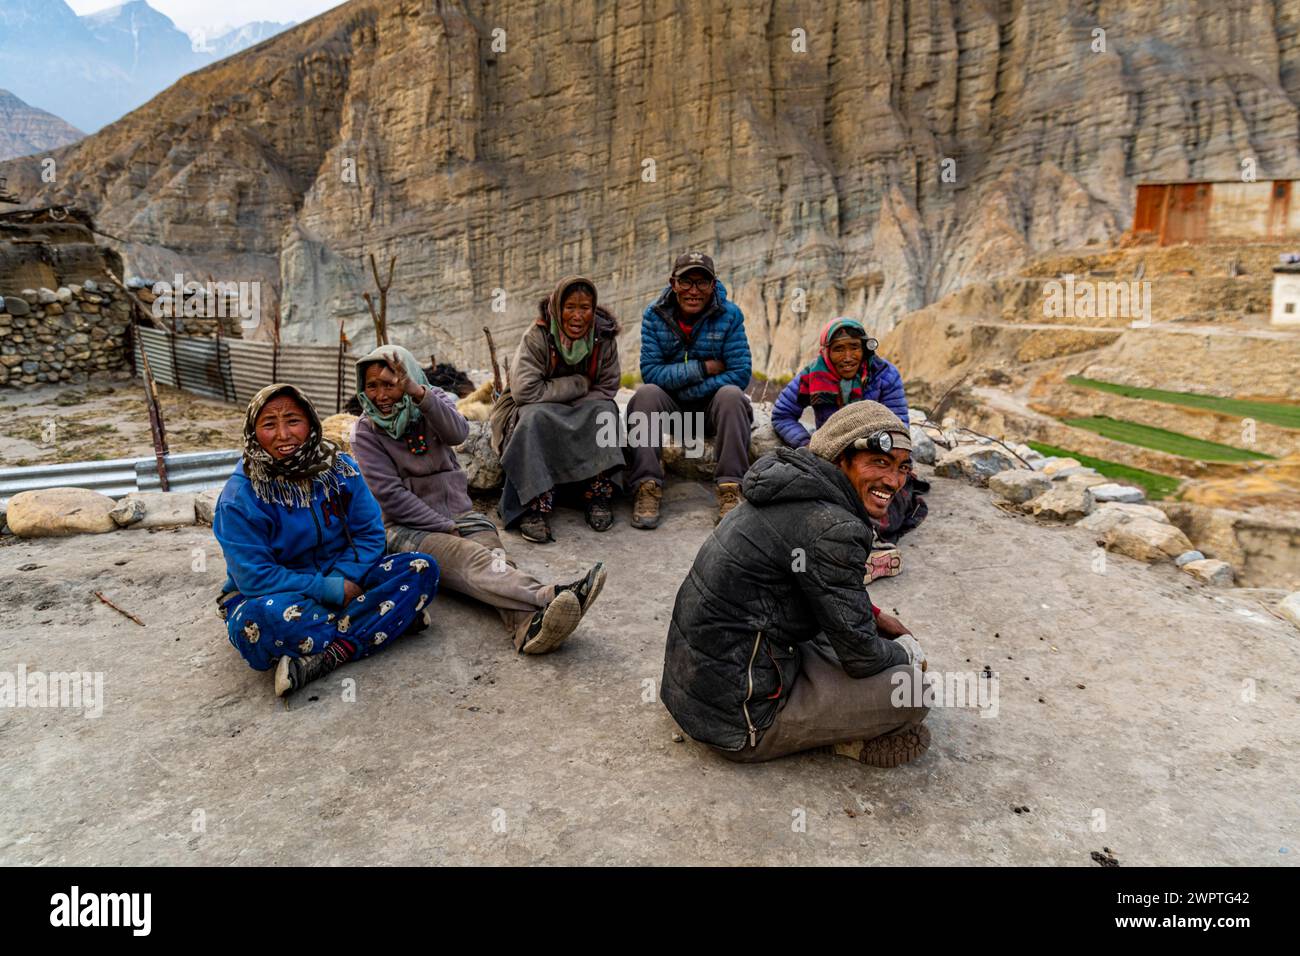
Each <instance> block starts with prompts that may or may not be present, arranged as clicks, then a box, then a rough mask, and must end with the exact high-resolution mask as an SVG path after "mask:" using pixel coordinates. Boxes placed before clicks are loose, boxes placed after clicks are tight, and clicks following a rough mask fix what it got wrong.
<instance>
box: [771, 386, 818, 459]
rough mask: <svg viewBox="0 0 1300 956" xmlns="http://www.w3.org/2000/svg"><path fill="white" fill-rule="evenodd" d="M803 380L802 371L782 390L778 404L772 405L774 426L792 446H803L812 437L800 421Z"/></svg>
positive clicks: (778, 397)
mask: <svg viewBox="0 0 1300 956" xmlns="http://www.w3.org/2000/svg"><path fill="white" fill-rule="evenodd" d="M801 381H803V373H802V372H801V373H800V374H798V375H796V376H795V377H794V378H793V379H791V380H790V383H789V384H788V385H786V387H785V388H783V389H782V390H781V394H780V395H779V396H777V399H776V404H775V405H773V406H772V427H773V428H775V429H776V433H777V434H778V435H780V436H781V440H782V441H783V442H785V443H786V444H787V445H789V446H790V447H791V448H802V447H803V446H804V445H806V444H808V441H809V439H810V438H811V436H810V435H809V434H808V429H806V428H804V427H803V425H802V424H800V422H799V418H800V417H801V416H802V415H803V406H802V405H800V404H799V383H800V382H801Z"/></svg>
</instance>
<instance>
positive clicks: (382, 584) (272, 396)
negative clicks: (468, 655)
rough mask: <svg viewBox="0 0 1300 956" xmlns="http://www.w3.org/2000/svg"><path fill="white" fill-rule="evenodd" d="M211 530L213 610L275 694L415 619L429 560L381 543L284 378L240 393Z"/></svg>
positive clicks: (432, 577)
mask: <svg viewBox="0 0 1300 956" xmlns="http://www.w3.org/2000/svg"><path fill="white" fill-rule="evenodd" d="M212 530H213V532H214V533H215V535H216V538H217V541H218V542H219V543H220V545H221V550H222V552H223V553H224V555H225V558H226V569H227V572H228V575H227V577H226V583H225V586H224V587H223V588H222V593H221V597H220V598H218V600H217V604H218V613H219V614H220V615H221V617H222V619H223V620H224V621H225V622H226V630H227V632H228V635H229V638H230V643H231V644H233V645H234V646H235V649H236V650H238V651H239V653H240V654H242V655H243V657H244V660H246V661H247V662H248V664H249V666H250V667H252V668H254V669H255V670H268V669H270V668H271V666H272V665H276V664H277V661H278V666H277V667H276V675H275V692H276V695H277V696H283V695H284V694H287V693H288V692H289V691H291V690H298V689H299V688H301V687H302V686H303V685H304V684H306V683H308V682H309V681H313V680H315V679H317V678H318V677H321V676H323V675H325V674H327V673H329V672H330V671H332V670H333V669H334V668H336V667H337V666H338V665H339V664H342V663H344V662H346V661H353V660H359V659H360V658H362V657H366V656H368V655H369V654H371V653H372V652H374V651H375V650H376V649H378V648H379V647H380V646H382V645H384V644H386V643H388V642H389V641H391V640H393V639H394V638H397V637H400V636H401V635H402V634H404V633H407V632H408V631H410V630H419V629H420V628H421V627H422V626H423V625H424V619H423V616H422V615H421V611H422V609H423V608H424V606H425V605H426V604H427V603H428V602H429V600H430V599H431V598H432V597H433V596H434V593H435V592H436V591H437V588H438V566H437V564H436V563H435V562H434V560H433V558H431V557H429V556H428V555H427V554H422V553H420V552H417V551H411V552H405V553H402V554H385V553H384V524H383V520H382V518H381V517H380V510H379V505H378V504H377V503H376V502H375V499H374V496H373V495H371V493H370V489H369V488H367V487H366V483H365V481H364V479H363V478H362V477H361V472H360V470H359V469H358V468H357V464H356V462H355V461H353V460H352V459H351V458H350V457H349V456H348V455H345V454H343V453H342V452H340V451H339V449H338V448H337V446H335V445H334V444H333V443H332V442H330V441H327V440H325V439H324V438H323V437H322V436H321V421H320V417H319V416H318V415H317V414H316V410H315V408H313V407H312V404H311V402H310V401H309V400H308V399H307V397H306V396H305V395H303V394H302V392H300V391H299V390H298V389H297V388H295V387H294V386H292V385H268V386H267V387H266V388H264V389H262V390H261V391H260V392H258V393H257V394H256V395H255V396H253V400H252V401H251V402H250V403H249V406H248V413H247V415H246V417H245V419H244V458H243V461H241V462H240V463H239V465H238V466H237V467H236V468H235V473H234V474H233V475H231V476H230V480H229V481H227V482H226V486H225V488H224V489H222V492H221V497H220V498H219V499H218V500H217V507H216V511H215V513H214V516H213V522H212Z"/></svg>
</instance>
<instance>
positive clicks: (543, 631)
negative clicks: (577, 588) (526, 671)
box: [519, 591, 582, 654]
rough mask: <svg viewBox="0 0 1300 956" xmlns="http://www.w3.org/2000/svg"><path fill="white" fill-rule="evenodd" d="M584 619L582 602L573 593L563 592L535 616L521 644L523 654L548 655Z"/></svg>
mask: <svg viewBox="0 0 1300 956" xmlns="http://www.w3.org/2000/svg"><path fill="white" fill-rule="evenodd" d="M581 618H582V602H581V601H579V600H578V596H577V595H576V594H574V593H573V592H572V591H561V592H560V593H559V594H557V595H555V600H553V601H551V603H550V604H548V605H546V607H544V608H542V609H541V610H540V611H538V612H537V613H536V614H534V615H533V619H532V620H531V621H529V622H528V629H527V630H526V631H524V635H523V638H522V640H520V642H519V652H520V653H521V654H547V653H550V652H551V651H553V650H555V649H556V648H557V647H559V646H560V645H561V644H563V643H564V639H565V638H566V637H568V636H569V635H570V634H572V633H573V629H574V628H575V627H577V626H578V621H579V620H580V619H581Z"/></svg>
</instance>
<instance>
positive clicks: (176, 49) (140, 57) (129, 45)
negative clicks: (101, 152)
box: [0, 0, 292, 136]
mask: <svg viewBox="0 0 1300 956" xmlns="http://www.w3.org/2000/svg"><path fill="white" fill-rule="evenodd" d="M289 26H292V24H291V23H271V22H269V21H264V20H261V21H257V22H255V23H249V24H245V25H244V26H241V27H237V28H236V29H234V30H231V31H229V32H228V33H225V34H223V35H222V36H219V37H214V38H212V39H211V40H208V39H206V38H203V37H201V36H195V37H193V38H191V37H190V36H187V35H186V34H185V33H184V32H183V31H181V30H180V29H179V28H177V26H176V24H174V23H173V22H172V21H171V19H170V18H169V17H167V16H166V15H165V14H162V13H160V12H158V11H157V10H155V9H154V8H153V7H151V6H149V4H148V3H147V2H146V0H130V2H128V3H123V4H120V5H118V6H115V7H110V8H109V9H107V10H101V11H99V12H97V13H91V14H87V15H86V16H84V17H78V16H77V15H76V13H74V12H73V10H72V8H71V7H69V6H68V5H67V3H65V2H64V0H0V83H3V84H4V85H5V86H6V87H7V88H8V89H10V90H12V91H13V93H14V94H15V95H16V96H17V97H18V98H20V99H21V100H24V101H26V103H28V104H31V105H32V106H35V107H37V108H39V109H42V110H47V111H49V112H51V113H53V114H55V115H56V116H59V117H63V118H64V119H65V120H67V121H68V122H69V123H71V124H72V125H73V126H76V127H80V128H81V129H84V130H88V131H90V132H94V131H95V130H97V129H99V128H100V127H102V126H104V125H106V124H108V123H111V122H113V121H114V120H116V119H118V118H119V117H121V116H123V115H125V114H126V113H128V112H130V111H131V110H133V109H135V108H136V107H137V106H140V105H141V104H143V103H145V102H147V101H148V100H149V99H151V98H152V97H153V96H155V95H156V94H158V93H159V92H161V91H162V90H164V89H166V88H167V87H168V86H170V85H171V84H172V83H174V82H176V80H177V79H179V78H180V77H181V76H183V75H184V74H186V73H190V72H192V71H194V70H197V69H199V68H201V67H204V66H207V65H209V64H210V63H214V62H216V61H217V60H220V59H223V58H225V57H227V56H230V55H231V54H233V53H237V52H239V51H240V50H243V49H246V48H247V47H250V46H253V45H254V44H257V43H260V42H262V41H263V40H265V39H267V38H268V37H272V36H274V35H275V34H277V33H279V32H280V31H281V30H284V29H286V28H287V27H289ZM4 134H5V130H4V128H2V127H0V136H3V135H4Z"/></svg>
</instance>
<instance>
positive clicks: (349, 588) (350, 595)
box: [343, 581, 366, 604]
mask: <svg viewBox="0 0 1300 956" xmlns="http://www.w3.org/2000/svg"><path fill="white" fill-rule="evenodd" d="M365 593H366V592H365V591H363V590H361V588H360V586H359V585H356V584H353V583H352V582H351V581H344V582H343V603H344V604H351V603H352V602H353V601H355V600H356V599H357V598H359V597H361V595H363V594H365Z"/></svg>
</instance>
